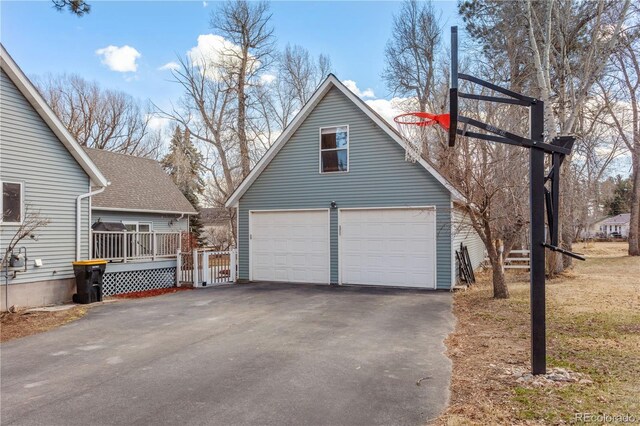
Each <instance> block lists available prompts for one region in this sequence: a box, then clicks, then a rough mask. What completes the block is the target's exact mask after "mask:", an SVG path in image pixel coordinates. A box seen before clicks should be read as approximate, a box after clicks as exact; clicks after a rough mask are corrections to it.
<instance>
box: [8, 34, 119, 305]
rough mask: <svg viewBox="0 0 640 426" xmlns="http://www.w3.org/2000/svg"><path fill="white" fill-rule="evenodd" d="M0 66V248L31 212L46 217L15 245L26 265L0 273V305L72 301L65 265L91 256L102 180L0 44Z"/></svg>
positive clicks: (69, 267) (72, 283)
mask: <svg viewBox="0 0 640 426" xmlns="http://www.w3.org/2000/svg"><path fill="white" fill-rule="evenodd" d="M0 68H1V73H0V182H1V184H2V199H1V200H0V207H1V208H0V210H1V211H2V217H1V218H0V249H1V250H2V251H3V252H4V251H5V250H6V248H7V247H8V245H9V242H10V240H11V238H12V237H13V236H14V235H15V233H16V231H17V230H18V229H19V228H20V227H21V225H24V223H25V221H26V222H29V221H30V220H31V219H32V218H33V216H34V215H38V216H39V217H41V218H46V219H48V220H49V224H48V225H47V226H46V227H42V228H40V229H36V230H35V231H34V232H33V233H32V234H31V235H30V236H29V237H27V238H25V239H23V240H22V241H21V242H20V243H19V244H18V248H16V254H17V253H18V251H19V249H21V250H22V251H21V253H20V254H21V256H22V261H23V262H24V266H20V267H13V268H8V274H6V275H7V276H6V277H5V273H4V271H2V272H1V273H0V280H1V282H0V285H1V288H2V294H0V300H1V305H0V307H1V308H2V310H6V309H7V307H8V306H12V305H17V306H34V305H45V304H50V303H57V302H62V301H65V300H70V299H71V294H72V293H73V292H74V289H75V281H74V274H73V268H72V265H71V262H73V261H74V260H78V259H87V258H88V257H89V238H90V209H89V199H90V196H91V191H92V190H93V191H100V190H101V189H103V188H104V187H106V186H107V184H108V182H107V179H106V178H105V176H104V175H103V174H102V173H101V172H100V170H99V169H98V168H97V167H96V165H95V164H94V163H93V162H92V161H91V159H90V158H89V156H88V155H87V154H86V153H85V152H84V150H83V149H82V148H81V147H80V145H79V144H78V143H77V142H76V141H75V140H74V138H73V137H72V136H71V135H70V134H69V132H68V131H67V130H66V129H65V127H64V125H63V124H62V123H61V122H60V120H59V119H58V118H57V117H56V115H55V114H54V113H53V111H51V109H50V108H49V107H48V105H47V104H46V102H45V101H44V99H43V98H42V97H41V96H40V94H39V93H38V91H37V90H36V89H35V87H34V86H33V84H32V83H31V82H30V81H29V79H28V78H27V77H26V76H25V74H24V73H23V72H22V70H20V68H19V67H18V66H17V65H16V63H15V62H14V61H13V59H12V58H11V56H9V54H8V53H7V52H6V50H5V49H4V47H3V46H1V45H0ZM25 254H26V256H25ZM16 264H19V262H16ZM7 284H8V285H7ZM7 290H8V294H7ZM5 302H6V303H7V304H8V306H5Z"/></svg>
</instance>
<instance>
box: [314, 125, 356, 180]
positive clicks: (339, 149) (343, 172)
mask: <svg viewBox="0 0 640 426" xmlns="http://www.w3.org/2000/svg"><path fill="white" fill-rule="evenodd" d="M341 127H346V128H347V147H346V148H327V149H322V130H323V129H336V134H337V133H338V132H337V129H339V128H341ZM349 139H350V136H349V125H348V124H343V125H341V126H324V127H319V128H318V173H320V174H321V175H335V174H345V173H349V156H350V154H351V153H350V152H349V145H350V144H349V142H350V140H349ZM336 146H337V145H336ZM344 149H346V150H347V170H336V171H335V172H323V171H322V152H323V151H324V152H326V151H342V150H344Z"/></svg>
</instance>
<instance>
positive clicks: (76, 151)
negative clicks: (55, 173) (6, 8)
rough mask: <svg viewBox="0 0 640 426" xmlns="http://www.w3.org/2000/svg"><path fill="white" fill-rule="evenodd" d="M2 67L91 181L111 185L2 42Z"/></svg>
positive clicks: (0, 56)
mask: <svg viewBox="0 0 640 426" xmlns="http://www.w3.org/2000/svg"><path fill="white" fill-rule="evenodd" d="M0 68H2V70H3V71H4V72H5V73H6V74H7V75H8V76H9V78H10V79H11V81H12V82H13V84H15V85H16V87H17V88H18V90H19V91H20V93H22V95H23V96H24V97H25V98H26V99H27V101H28V102H29V103H30V104H31V106H32V107H33V108H34V109H35V110H36V112H37V113H38V115H40V117H41V118H42V119H43V120H44V122H45V123H47V125H48V126H49V128H50V129H51V131H52V132H53V133H54V134H55V135H56V137H57V138H58V139H59V140H60V142H62V144H63V145H64V146H65V147H66V148H67V151H69V153H70V154H71V156H72V157H73V158H74V159H75V160H76V161H77V162H78V164H79V165H80V167H82V169H83V170H84V171H85V173H87V175H89V177H90V178H91V181H92V182H93V183H94V184H95V185H98V186H103V187H104V186H107V185H109V182H108V181H107V178H106V177H105V176H104V175H103V174H102V173H101V172H100V170H99V169H98V168H97V167H96V165H95V164H94V163H93V162H92V161H91V159H90V158H89V156H88V155H87V154H86V153H85V152H84V150H83V149H82V147H81V146H80V144H79V143H78V142H77V141H76V140H75V138H74V137H73V136H71V134H70V133H69V131H68V130H67V129H66V127H64V124H62V122H61V121H60V119H59V118H58V116H57V115H56V114H55V113H54V112H53V111H52V110H51V108H50V107H49V105H48V104H47V102H46V101H45V100H44V98H43V97H42V96H41V95H40V93H39V92H38V90H37V89H36V88H35V86H34V85H33V83H31V81H30V80H29V79H28V78H27V76H26V75H25V74H24V72H22V70H21V69H20V67H19V66H18V64H16V63H15V61H14V60H13V58H12V57H11V55H9V53H8V52H7V51H6V50H5V48H4V46H3V45H2V44H0Z"/></svg>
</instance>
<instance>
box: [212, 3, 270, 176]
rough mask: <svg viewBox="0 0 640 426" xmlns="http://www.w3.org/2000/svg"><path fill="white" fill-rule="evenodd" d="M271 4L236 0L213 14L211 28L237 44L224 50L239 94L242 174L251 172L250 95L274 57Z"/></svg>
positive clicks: (237, 95)
mask: <svg viewBox="0 0 640 426" xmlns="http://www.w3.org/2000/svg"><path fill="white" fill-rule="evenodd" d="M270 20H271V14H270V13H269V3H266V2H248V1H246V0H232V1H228V2H226V3H223V5H222V6H221V7H220V9H219V10H217V11H216V12H214V13H212V17H211V27H212V28H213V29H215V30H217V31H218V32H219V33H220V35H221V36H223V37H225V39H226V40H228V41H229V42H231V43H233V45H234V46H233V47H229V48H225V49H224V51H223V52H221V53H222V56H223V58H225V60H224V63H225V67H226V68H227V75H228V76H229V77H230V78H231V81H233V83H234V84H233V86H231V88H232V89H233V90H234V92H235V96H236V99H235V101H236V108H237V111H236V113H235V114H236V129H235V131H236V133H237V138H238V146H239V148H240V166H241V171H242V176H243V177H244V176H247V175H248V174H249V172H250V171H251V160H250V152H249V141H248V138H247V94H248V90H249V88H250V86H251V85H252V84H255V83H254V81H255V80H256V77H257V76H258V74H259V73H260V72H261V71H263V70H264V69H265V68H266V67H268V66H269V64H270V63H271V61H272V59H273V51H274V36H273V29H272V28H271V27H270Z"/></svg>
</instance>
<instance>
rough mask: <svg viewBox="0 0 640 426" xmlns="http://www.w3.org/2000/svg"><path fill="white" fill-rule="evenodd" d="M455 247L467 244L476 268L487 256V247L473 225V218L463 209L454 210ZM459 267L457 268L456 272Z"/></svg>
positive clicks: (455, 248) (456, 248) (472, 262)
mask: <svg viewBox="0 0 640 426" xmlns="http://www.w3.org/2000/svg"><path fill="white" fill-rule="evenodd" d="M452 227H453V249H454V250H459V249H460V243H462V244H464V245H465V246H467V250H469V257H470V258H471V265H472V266H473V269H476V268H477V267H478V266H480V264H481V263H482V261H483V260H484V258H485V247H484V243H483V242H482V239H481V238H480V236H479V235H478V233H477V232H476V231H475V230H474V229H473V226H471V219H470V218H469V216H467V215H466V214H465V213H464V212H463V211H462V210H460V209H457V208H456V209H454V211H453V226H452ZM457 272H458V269H457V268H456V274H457Z"/></svg>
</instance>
